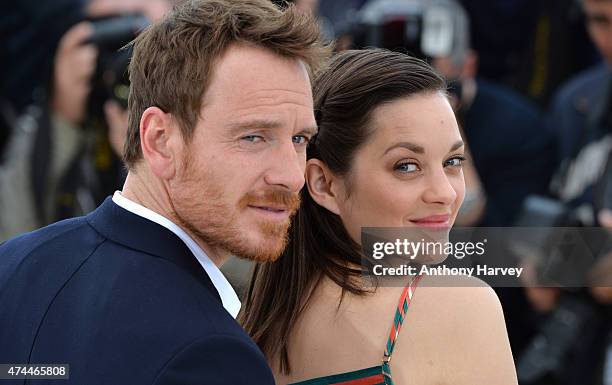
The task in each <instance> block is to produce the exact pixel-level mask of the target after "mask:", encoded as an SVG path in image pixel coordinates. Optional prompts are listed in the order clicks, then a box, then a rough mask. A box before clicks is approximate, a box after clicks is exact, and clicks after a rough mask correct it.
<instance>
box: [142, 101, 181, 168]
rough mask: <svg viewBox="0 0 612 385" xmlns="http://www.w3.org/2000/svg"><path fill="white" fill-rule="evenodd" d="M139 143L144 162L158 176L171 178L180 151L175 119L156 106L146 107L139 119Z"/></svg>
mask: <svg viewBox="0 0 612 385" xmlns="http://www.w3.org/2000/svg"><path fill="white" fill-rule="evenodd" d="M140 145H141V148H142V155H143V157H144V159H145V162H146V163H147V164H148V165H149V167H150V169H151V172H152V173H153V174H154V175H155V176H157V177H158V178H161V179H164V180H168V179H172V178H173V177H174V175H175V173H176V169H177V167H178V166H177V162H178V161H179V160H180V159H179V157H178V156H177V155H178V153H179V151H181V148H180V146H184V144H183V142H182V137H181V132H180V129H179V127H178V125H177V124H176V122H175V120H174V119H172V116H171V115H170V114H168V113H165V112H164V111H162V110H161V109H159V108H158V107H149V108H147V109H146V110H145V111H144V112H143V114H142V118H141V119H140Z"/></svg>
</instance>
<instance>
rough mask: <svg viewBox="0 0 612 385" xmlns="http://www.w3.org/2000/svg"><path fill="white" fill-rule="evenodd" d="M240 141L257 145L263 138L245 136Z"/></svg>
mask: <svg viewBox="0 0 612 385" xmlns="http://www.w3.org/2000/svg"><path fill="white" fill-rule="evenodd" d="M240 139H241V140H245V141H247V142H251V143H258V142H262V141H263V140H264V138H263V136H261V135H247V136H243V137H242V138H240Z"/></svg>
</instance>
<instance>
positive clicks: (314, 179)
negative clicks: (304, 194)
mask: <svg viewBox="0 0 612 385" xmlns="http://www.w3.org/2000/svg"><path fill="white" fill-rule="evenodd" d="M341 183H342V182H341V181H340V180H339V179H338V178H336V177H335V176H334V175H333V173H332V172H331V171H330V170H329V168H328V167H327V166H326V165H325V163H323V162H322V161H320V160H319V159H309V160H308V162H307V163H306V185H307V186H308V192H309V193H310V196H311V197H312V199H313V200H314V201H315V202H317V203H318V204H319V205H321V206H323V207H325V208H326V209H328V210H329V211H331V212H332V213H334V214H336V215H340V208H339V207H338V199H339V198H340V197H338V195H339V194H340V191H339V187H340V184H341Z"/></svg>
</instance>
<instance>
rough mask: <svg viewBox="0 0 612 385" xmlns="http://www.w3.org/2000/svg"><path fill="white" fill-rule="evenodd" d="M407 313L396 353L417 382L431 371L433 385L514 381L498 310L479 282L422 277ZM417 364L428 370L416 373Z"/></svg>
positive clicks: (490, 293)
mask: <svg viewBox="0 0 612 385" xmlns="http://www.w3.org/2000/svg"><path fill="white" fill-rule="evenodd" d="M409 312H412V314H411V315H409V317H408V320H407V322H406V323H405V324H404V327H405V328H407V330H406V331H405V332H402V333H405V334H406V335H405V336H403V337H402V338H401V339H400V340H399V345H400V346H398V352H397V353H399V354H401V361H402V362H406V363H408V364H407V368H410V370H407V371H405V373H406V375H408V374H409V375H410V377H411V378H412V379H414V378H415V375H416V376H417V377H419V380H420V381H421V382H419V383H432V381H431V380H432V378H431V376H432V374H434V373H435V376H436V378H435V381H437V383H453V384H485V383H486V384H489V383H495V384H504V385H515V384H516V373H515V369H514V363H513V359H512V352H511V350H510V344H509V341H508V335H507V331H506V325H505V322H504V315H503V310H502V307H501V304H500V301H499V299H498V297H497V295H496V293H495V291H494V290H493V289H492V288H491V287H490V286H488V285H486V284H485V283H484V282H483V281H481V280H479V279H477V278H473V277H452V279H442V280H440V278H439V277H424V278H423V279H422V280H421V282H420V284H419V287H418V288H417V289H416V291H415V294H414V297H413V302H412V304H411V309H410V310H409ZM416 346H418V347H419V348H418V349H415V347H416ZM398 358H400V357H398ZM395 362H396V363H397V361H395ZM422 368H428V369H432V370H427V371H423V372H422V377H421V376H419V375H417V374H416V373H418V372H421V370H420V369H422ZM435 368H437V370H435ZM398 370H399V371H400V372H404V370H402V369H398ZM435 381H434V382H435Z"/></svg>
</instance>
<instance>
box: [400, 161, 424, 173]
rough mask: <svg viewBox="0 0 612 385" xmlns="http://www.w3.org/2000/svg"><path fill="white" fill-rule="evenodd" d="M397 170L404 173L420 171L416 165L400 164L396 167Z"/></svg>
mask: <svg viewBox="0 0 612 385" xmlns="http://www.w3.org/2000/svg"><path fill="white" fill-rule="evenodd" d="M395 170H396V171H399V172H403V173H411V172H415V171H419V166H418V165H417V164H416V163H408V162H406V163H399V164H397V165H395Z"/></svg>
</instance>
